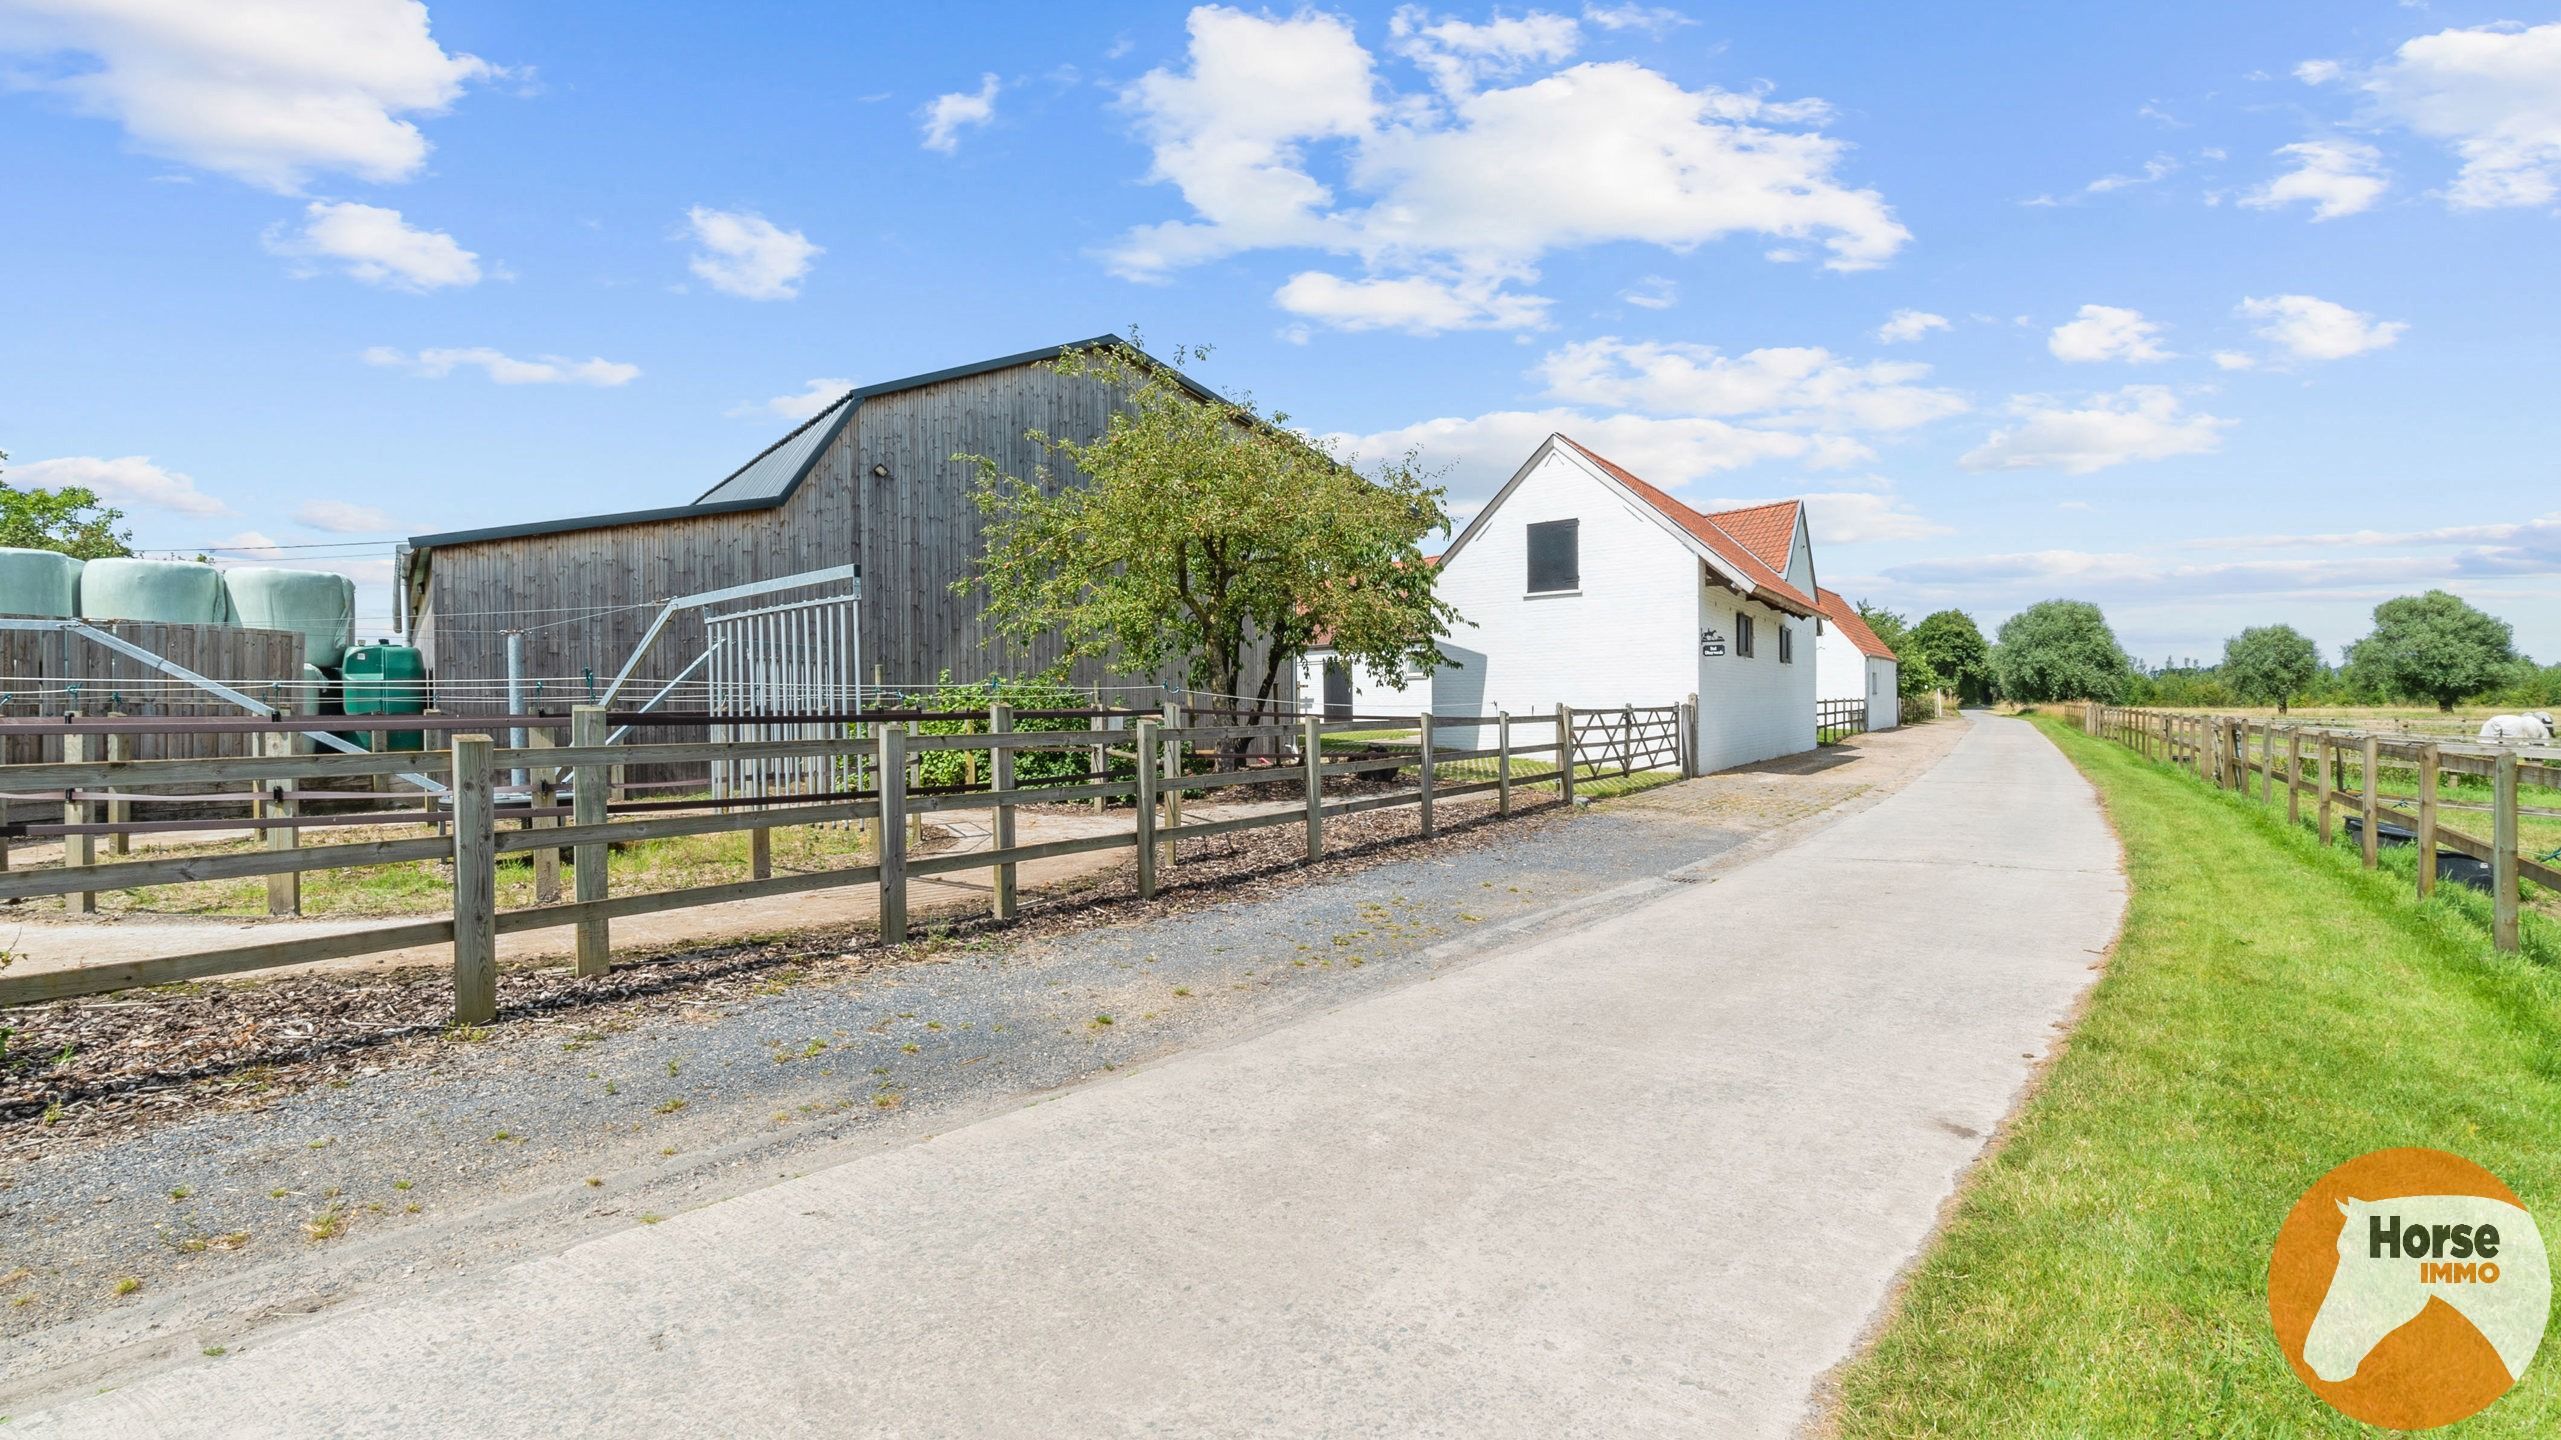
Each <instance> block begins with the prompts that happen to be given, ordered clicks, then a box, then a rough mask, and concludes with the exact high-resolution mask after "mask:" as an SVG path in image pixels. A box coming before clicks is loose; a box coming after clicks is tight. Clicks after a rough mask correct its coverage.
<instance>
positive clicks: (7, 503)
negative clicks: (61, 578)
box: [0, 450, 133, 560]
mask: <svg viewBox="0 0 2561 1440" xmlns="http://www.w3.org/2000/svg"><path fill="white" fill-rule="evenodd" d="M8 458H9V452H7V451H5V450H0V461H6V460H7V459H8ZM123 522H124V512H123V511H121V510H118V509H115V508H114V507H112V506H109V505H105V504H101V503H100V502H99V500H98V492H96V491H95V490H91V489H89V488H88V487H87V486H85V485H65V486H63V487H62V488H60V489H58V490H46V489H43V488H41V487H39V488H35V489H27V490H21V489H19V488H18V487H17V486H14V485H11V484H9V483H7V482H6V481H0V545H7V546H11V547H14V548H16V549H20V550H59V551H61V552H62V553H63V554H65V555H72V556H77V557H78V558H80V559H82V560H96V559H99V558H102V557H104V556H109V555H130V554H132V553H133V551H132V548H131V546H132V541H133V532H132V531H130V530H120V529H118V528H117V527H118V526H119V525H121V524H122V523H123Z"/></svg>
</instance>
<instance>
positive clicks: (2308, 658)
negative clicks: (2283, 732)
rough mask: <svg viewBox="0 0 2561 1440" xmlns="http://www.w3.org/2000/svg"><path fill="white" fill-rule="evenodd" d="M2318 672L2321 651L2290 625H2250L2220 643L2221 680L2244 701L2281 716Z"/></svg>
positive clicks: (2309, 685)
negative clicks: (2270, 709)
mask: <svg viewBox="0 0 2561 1440" xmlns="http://www.w3.org/2000/svg"><path fill="white" fill-rule="evenodd" d="M2320 673H2321V651H2320V648H2319V647H2318V646H2316V645H2314V644H2313V643H2312V637H2310V636H2308V635H2306V634H2304V633H2303V632H2302V631H2300V630H2297V629H2295V628H2294V627H2293V626H2291V625H2254V626H2252V627H2250V628H2249V629H2247V630H2244V631H2242V632H2241V633H2240V634H2238V635H2235V636H2233V637H2232V638H2231V639H2229V640H2226V641H2224V642H2223V667H2222V674H2221V677H2220V678H2221V679H2222V681H2223V683H2224V684H2225V685H2228V686H2230V687H2231V689H2232V691H2233V692H2234V693H2235V694H2238V695H2239V696H2241V698H2243V699H2245V700H2253V701H2257V702H2259V703H2261V704H2267V705H2274V706H2275V707H2276V708H2277V713H2278V714H2280V715H2282V714H2284V713H2285V712H2286V711H2287V710H2288V709H2289V708H2291V707H2292V706H2293V704H2294V702H2295V700H2296V699H2297V698H2298V697H2300V696H2301V695H2303V693H2304V692H2305V691H2307V690H2309V689H2310V688H2311V687H2312V682H2313V681H2314V680H2315V679H2316V678H2318V677H2319V675H2320Z"/></svg>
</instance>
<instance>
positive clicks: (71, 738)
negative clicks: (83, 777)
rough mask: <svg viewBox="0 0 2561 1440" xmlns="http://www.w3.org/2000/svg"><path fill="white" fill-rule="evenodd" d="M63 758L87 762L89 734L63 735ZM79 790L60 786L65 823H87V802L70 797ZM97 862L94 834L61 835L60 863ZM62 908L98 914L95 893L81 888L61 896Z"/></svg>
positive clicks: (75, 716) (82, 864)
mask: <svg viewBox="0 0 2561 1440" xmlns="http://www.w3.org/2000/svg"><path fill="white" fill-rule="evenodd" d="M63 718H64V719H67V720H77V719H79V718H80V712H78V711H76V710H75V711H73V712H72V713H71V714H69V715H66V716H64V717H63ZM62 758H63V760H64V761H66V762H67V763H69V764H73V765H79V764H84V763H86V762H87V761H88V759H89V737H88V736H86V735H65V736H63V737H62ZM78 789H80V787H79V786H78V785H66V786H64V787H63V791H62V823H63V824H65V825H86V824H88V823H89V803H88V802H87V801H85V800H75V799H73V798H71V797H72V794H73V792H75V791H77V790H78ZM97 863H98V837H97V836H95V835H65V836H63V837H62V864H63V867H64V868H65V869H73V868H81V867H86V866H90V865H95V864H97ZM62 908H63V909H65V910H67V911H70V912H72V913H73V914H77V915H95V914H97V913H98V892H97V891H95V890H82V891H80V892H78V893H77V894H71V895H65V896H63V897H62Z"/></svg>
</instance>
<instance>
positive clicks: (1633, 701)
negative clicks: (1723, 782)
mask: <svg viewBox="0 0 2561 1440" xmlns="http://www.w3.org/2000/svg"><path fill="white" fill-rule="evenodd" d="M1439 591H1440V595H1441V598H1442V599H1444V600H1447V601H1448V602H1450V603H1451V604H1452V605H1454V606H1456V607H1457V608H1458V612H1459V615H1460V617H1461V620H1460V623H1459V624H1458V625H1457V626H1456V627H1454V630H1453V633H1452V634H1451V636H1450V637H1449V639H1448V640H1446V641H1444V642H1443V643H1442V645H1441V650H1442V652H1443V654H1445V655H1446V656H1447V657H1448V658H1449V661H1450V663H1449V664H1448V665H1446V666H1444V667H1442V668H1441V669H1439V670H1438V671H1436V672H1435V673H1434V674H1433V675H1432V676H1431V678H1430V680H1429V682H1428V684H1427V685H1426V684H1424V683H1420V682H1414V683H1408V684H1407V685H1405V686H1403V687H1401V688H1400V689H1398V690H1397V691H1395V692H1393V694H1392V695H1389V694H1378V693H1375V692H1372V693H1361V691H1360V689H1359V684H1360V682H1359V681H1358V679H1357V678H1356V679H1355V680H1354V681H1353V685H1354V687H1355V688H1354V689H1353V691H1352V692H1350V693H1347V694H1346V695H1345V697H1344V698H1345V699H1346V701H1348V702H1351V703H1353V704H1354V705H1355V706H1356V707H1358V706H1366V705H1371V704H1375V705H1378V706H1379V707H1381V708H1380V713H1391V714H1392V713H1406V714H1411V713H1413V712H1414V711H1416V710H1419V709H1421V708H1423V704H1424V702H1425V701H1428V703H1429V705H1430V708H1431V709H1432V710H1433V711H1434V712H1435V713H1437V714H1442V715H1491V714H1493V713H1495V712H1496V711H1498V710H1508V711H1510V712H1511V713H1513V714H1515V715H1527V714H1532V713H1536V712H1540V711H1552V710H1553V709H1554V707H1556V706H1557V705H1559V704H1565V705H1573V706H1577V707H1585V708H1602V707H1610V706H1618V705H1639V706H1657V705H1677V704H1680V703H1682V702H1683V701H1685V700H1688V699H1690V698H1691V697H1693V696H1695V697H1696V698H1697V701H1698V721H1697V734H1696V735H1695V736H1694V737H1692V746H1693V748H1692V750H1691V753H1692V755H1693V756H1695V757H1696V763H1697V764H1698V767H1699V768H1700V769H1701V770H1722V769H1725V768H1726V767H1728V766H1733V765H1743V764H1748V763H1750V762H1752V761H1755V760H1766V759H1769V758H1771V757H1772V756H1777V755H1789V754H1794V753H1796V752H1798V751H1803V750H1810V749H1812V748H1814V695H1815V670H1816V664H1815V645H1816V640H1817V632H1818V621H1817V615H1818V613H1819V612H1818V609H1817V606H1816V602H1815V600H1814V592H1815V583H1814V547H1813V541H1812V539H1811V537H1810V536H1809V534H1808V533H1807V530H1806V524H1805V507H1804V506H1803V504H1802V503H1800V502H1798V501H1794V500H1783V501H1780V502H1778V503H1776V504H1771V505H1755V506H1751V507H1749V508H1746V509H1740V510H1728V511H1721V512H1718V513H1715V514H1702V513H1700V512H1699V511H1696V510H1693V509H1691V508H1690V507H1689V506H1687V505H1684V504H1682V503H1681V502H1680V501H1678V500H1675V499H1673V498H1672V497H1671V496H1669V495H1666V494H1664V493H1663V492H1662V491H1661V490H1658V489H1656V488H1655V487H1654V486H1652V485H1649V484H1647V483H1646V482H1645V481H1643V480H1641V479H1639V478H1637V477H1636V476H1635V475H1634V474H1632V473H1630V472H1629V471H1627V470H1625V469H1623V468H1622V467H1620V466H1618V465H1614V464H1612V463H1611V462H1609V461H1608V460H1605V459H1603V458H1601V457H1600V456H1599V455H1597V454H1595V453H1593V452H1592V451H1591V450H1589V449H1587V448H1585V447H1584V446H1582V445H1579V444H1577V443H1575V442H1574V441H1572V440H1569V439H1567V438H1565V437H1564V436H1562V435H1550V436H1549V437H1548V438H1547V439H1546V440H1545V441H1544V442H1542V443H1541V444H1540V445H1539V447H1538V449H1537V450H1536V451H1535V452H1534V453H1532V454H1531V456H1530V457H1529V460H1528V462H1527V463H1525V464H1523V465H1522V466H1521V467H1520V469H1519V470H1518V471H1516V472H1514V474H1513V475H1512V478H1511V479H1510V480H1509V481H1507V482H1505V483H1504V485H1503V488H1502V489H1501V490H1500V491H1498V492H1496V494H1495V496H1494V498H1493V499H1492V500H1491V501H1489V502H1488V503H1487V504H1486V506H1485V508H1484V509H1482V510H1480V511H1478V512H1477V514H1476V517H1475V518H1474V519H1473V520H1471V521H1469V522H1468V525H1467V528H1466V529H1465V530H1463V531H1461V532H1460V533H1459V535H1458V538H1457V539H1456V540H1454V541H1452V542H1451V544H1450V548H1449V549H1448V551H1446V552H1445V553H1444V554H1443V555H1442V556H1441V558H1440V583H1439ZM1319 683H1320V684H1321V679H1320V681H1319ZM1337 683H1338V684H1339V683H1340V682H1337ZM1303 693H1314V694H1323V693H1325V692H1324V691H1323V690H1321V689H1317V690H1312V691H1310V692H1303ZM1356 713H1369V712H1367V711H1365V710H1358V711H1356Z"/></svg>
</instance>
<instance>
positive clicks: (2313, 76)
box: [2294, 60, 2342, 85]
mask: <svg viewBox="0 0 2561 1440" xmlns="http://www.w3.org/2000/svg"><path fill="white" fill-rule="evenodd" d="M2341 68H2342V67H2341V66H2340V64H2339V62H2338V61H2336V60H2306V61H2304V62H2303V63H2302V64H2300V65H2297V66H2295V67H2294V78H2295V79H2297V80H2300V81H2302V82H2303V83H2304V84H2306V85H2327V84H2329V83H2330V82H2331V81H2333V80H2336V79H2338V78H2339V74H2340V71H2341Z"/></svg>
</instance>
